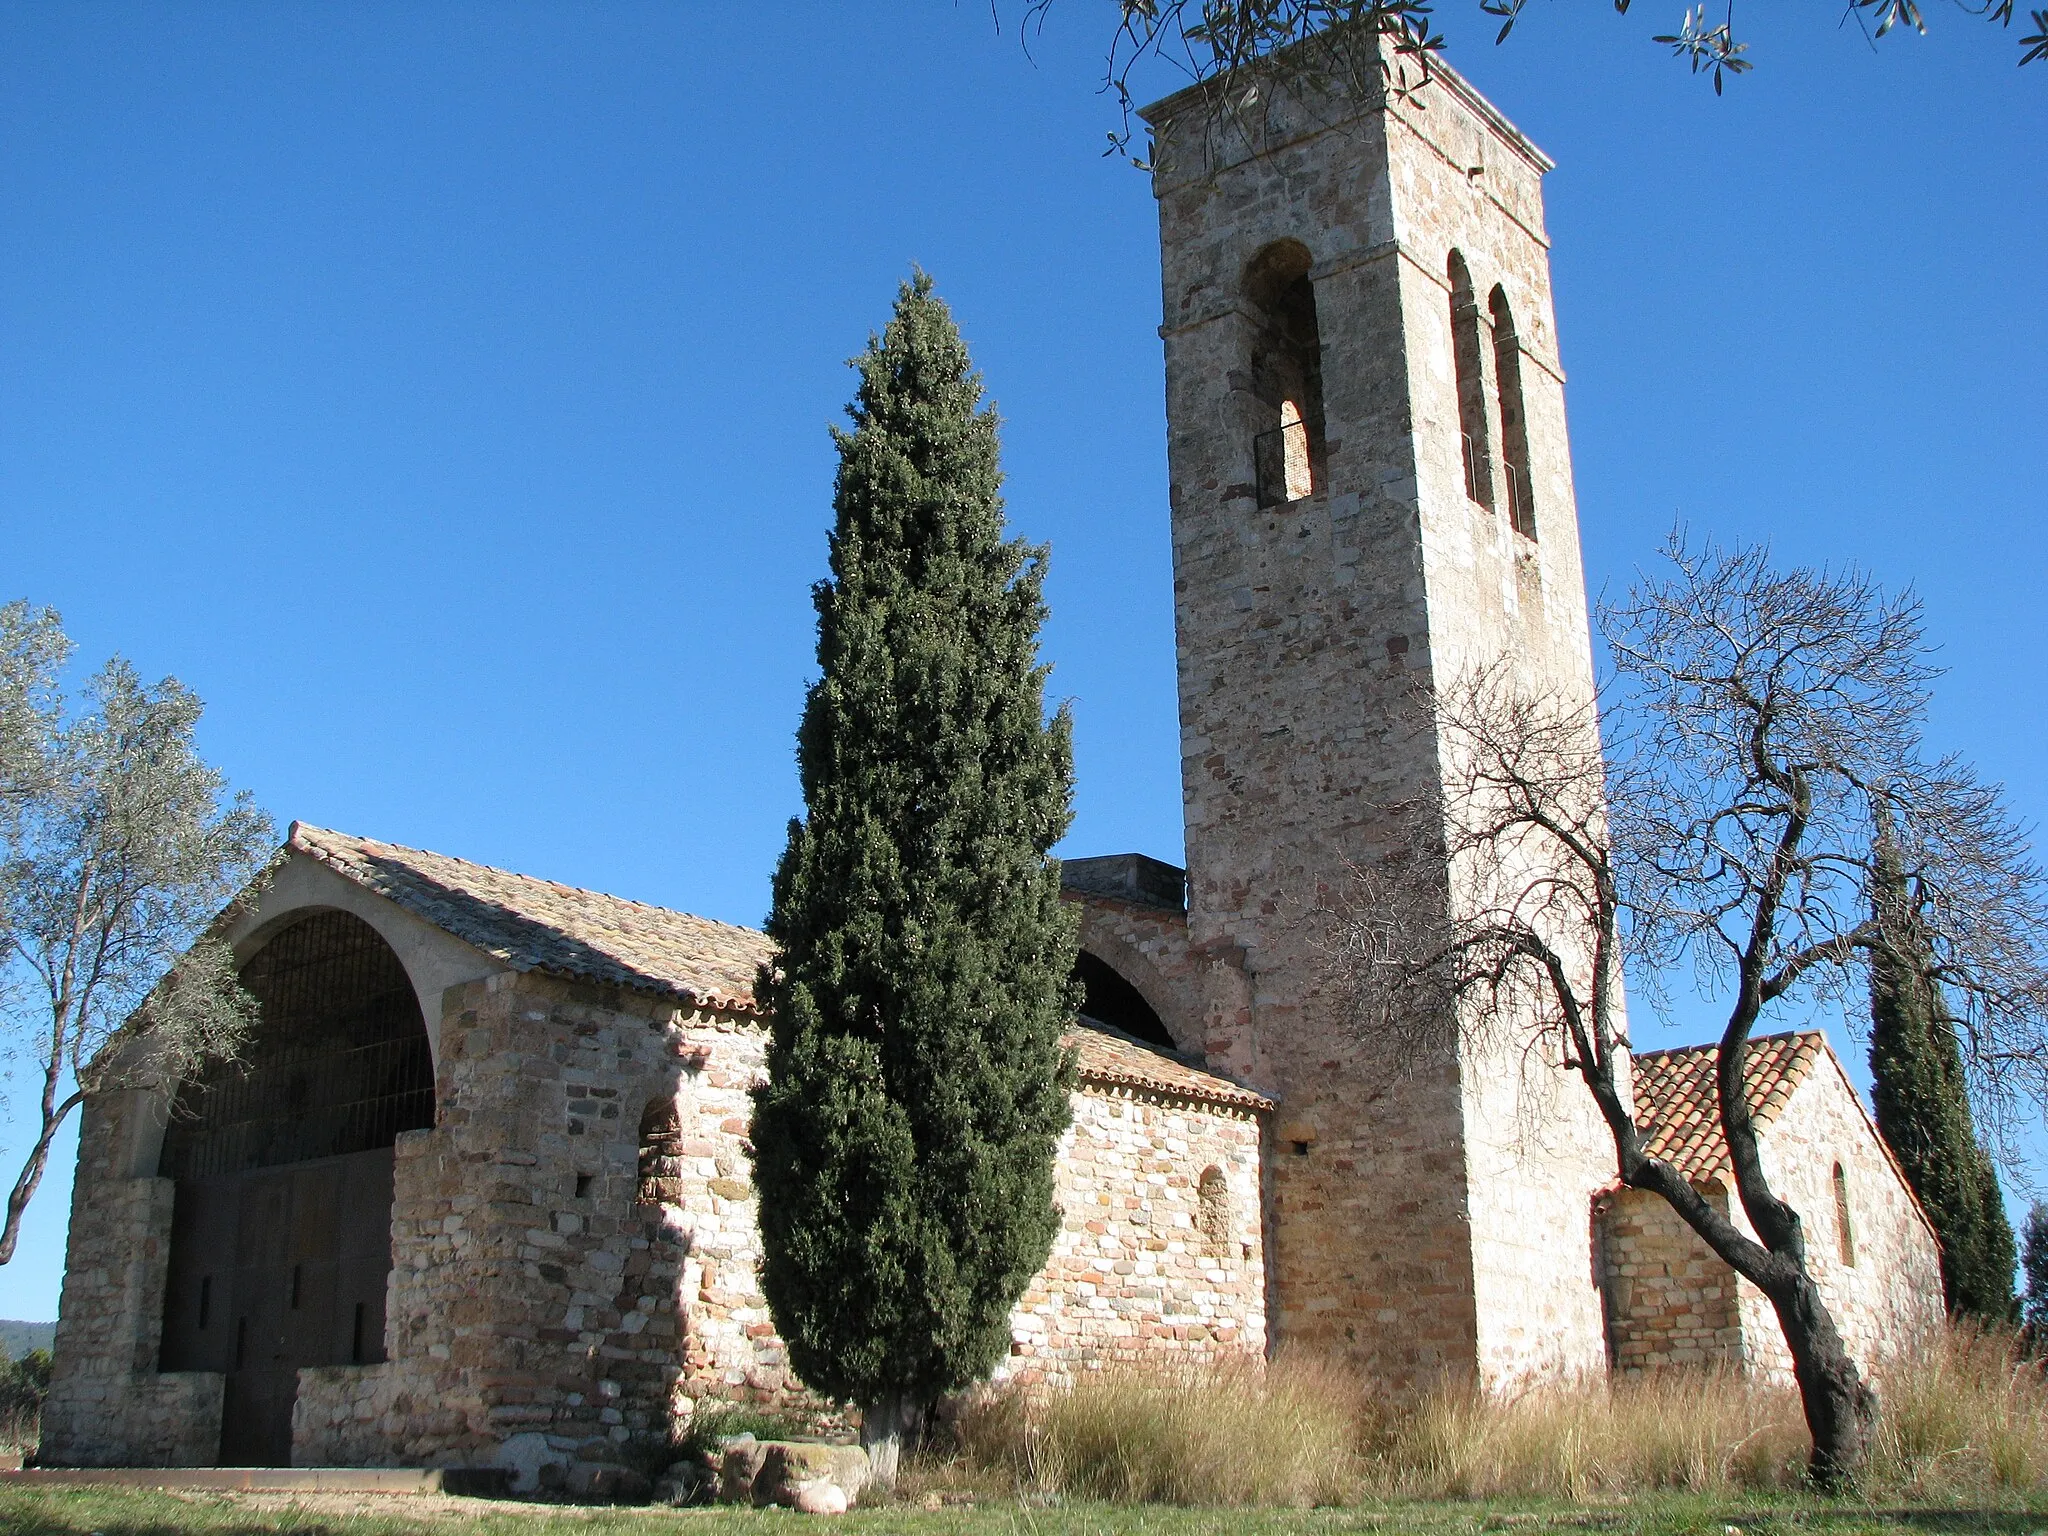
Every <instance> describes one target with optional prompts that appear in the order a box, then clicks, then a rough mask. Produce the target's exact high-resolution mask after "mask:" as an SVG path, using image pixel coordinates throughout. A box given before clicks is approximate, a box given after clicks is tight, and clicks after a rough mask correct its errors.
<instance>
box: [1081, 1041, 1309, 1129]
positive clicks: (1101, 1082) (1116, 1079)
mask: <svg viewBox="0 0 2048 1536" xmlns="http://www.w3.org/2000/svg"><path fill="white" fill-rule="evenodd" d="M1061 1038H1062V1039H1063V1040H1064V1041H1065V1043H1066V1044H1067V1045H1068V1046H1070V1047H1072V1049H1073V1052H1074V1056H1075V1062H1074V1065H1075V1068H1076V1070H1077V1072H1078V1074H1079V1076H1080V1079H1081V1081H1082V1082H1083V1083H1093V1084H1095V1085H1096V1086H1098V1087H1103V1088H1135V1089H1138V1090H1139V1091H1141V1092H1149V1093H1164V1094H1169V1095H1172V1096H1173V1097H1175V1098H1183V1099H1195V1100H1198V1101H1200V1102H1202V1103H1206V1104H1222V1105H1227V1106H1229V1107H1231V1108H1233V1109H1271V1108H1272V1107H1273V1101H1272V1100H1271V1099H1269V1098H1267V1097H1266V1096H1265V1095H1264V1094H1261V1093H1254V1092H1253V1091H1252V1090H1251V1089H1249V1088H1247V1087H1245V1086H1244V1085H1243V1084H1241V1083H1234V1082H1232V1081H1231V1080H1230V1079H1229V1078H1227V1077H1218V1076H1217V1075H1216V1074H1215V1073H1213V1072H1205V1071H1203V1070H1202V1069H1201V1068H1200V1067H1196V1066H1190V1065H1189V1064H1188V1063H1187V1062H1185V1061H1182V1060H1181V1059H1180V1058H1179V1057H1177V1056H1169V1055H1167V1054H1166V1053H1165V1052H1164V1051H1161V1050H1156V1049H1154V1048H1153V1047H1152V1046H1149V1045H1146V1044H1144V1043H1143V1042H1141V1041H1137V1040H1133V1039H1131V1038H1129V1037H1128V1036H1126V1035H1120V1034H1116V1033H1114V1032H1112V1031H1110V1030H1106V1029H1102V1028H1100V1027H1098V1026H1097V1025H1095V1024H1094V1023H1093V1022H1092V1021H1090V1020H1086V1019H1083V1020H1081V1021H1079V1022H1078V1023H1076V1024H1075V1026H1074V1027H1073V1028H1072V1029H1070V1030H1068V1031H1067V1032H1066V1034H1065V1035H1063V1036H1062V1037H1061Z"/></svg>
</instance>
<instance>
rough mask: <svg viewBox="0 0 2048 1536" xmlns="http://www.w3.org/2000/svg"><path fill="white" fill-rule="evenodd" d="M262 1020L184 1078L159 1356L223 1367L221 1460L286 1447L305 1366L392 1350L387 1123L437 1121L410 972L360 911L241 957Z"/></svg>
mask: <svg viewBox="0 0 2048 1536" xmlns="http://www.w3.org/2000/svg"><path fill="white" fill-rule="evenodd" d="M242 984H243V985H244V986H246V987H247V988H248V989H249V990H250V992H251V993H253V994H254V995H255V997H256V999H257V1001H258V1003H259V1004H260V1005H261V1009H262V1017H261V1023H260V1024H259V1026H258V1028H257V1031H256V1033H255V1036H254V1038H253V1039H252V1040H251V1041H250V1042H249V1045H248V1047H247V1048H246V1049H245V1050H244V1051H243V1053H242V1056H241V1059H240V1060H238V1061H235V1062H228V1063H219V1064H216V1065H214V1066H212V1067H210V1068H208V1069H207V1070H206V1071H205V1072H203V1073H202V1074H201V1075H200V1076H199V1077H197V1078H194V1079H192V1080H189V1081H187V1082H186V1083H184V1084H182V1085H181V1086H180V1088H179V1091H178V1096H177V1100H176V1106H175V1108H174V1111H173V1114H172V1119H171V1124H170V1128H169V1129H168V1130H167V1131H166V1132H165V1134H164V1147H163V1157H162V1161H161V1163H160V1165H159V1170H158V1171H159V1172H160V1173H161V1174H162V1175H163V1176H164V1177H165V1178H170V1179H175V1180H176V1181H177V1203H176V1206H175V1213H174V1216H173V1220H172V1227H171V1252H170V1267H169V1275H168V1283H167V1285H166V1289H165V1296H164V1333H163V1347H162V1351H161V1354H160V1357H159V1368H160V1369H162V1370H165V1371H219V1372H221V1373H222V1374H223V1375H224V1376H225V1377H226V1393H225V1398H224V1402H223V1406H222V1414H221V1443H220V1462H221V1464H222V1465H223V1466H282V1465H287V1464H289V1463H290V1460H291V1420H292V1404H293V1401H294V1399H295V1398H296V1397H297V1394H298V1373H299V1371H300V1370H301V1369H302V1368H305V1367H309V1366H323V1365H368V1364H373V1363H375V1362H377V1361H380V1360H382V1359H383V1358H384V1287H385V1280H386V1277H387V1276H388V1275H389V1273H390V1270H391V1192H392V1184H391V1181H392V1152H391V1147H392V1143H393V1141H394V1140H395V1139H396V1138H397V1136H398V1135H399V1133H400V1132H402V1131H408V1130H416V1129H421V1128H423V1127H426V1126H430V1125H432V1124H433V1122H434V1081H433V1064H432V1060H431V1056H430V1053H429V1051H428V1047H427V1035H426V1027H425V1024H424V1022H423V1021H422V1019H421V1017H420V1010H419V1003H418V1000H417V998H416V997H415V995H414V993H413V989H412V983H411V981H410V980H409V979H408V978H407V976H406V974H405V968H404V967H403V966H402V965H401V964H400V963H399V960H398V957H397V956H396V955H395V954H393V953H392V952H391V949H390V947H389V946H388V945H386V944H385V943H384V941H383V940H382V939H381V938H379V937H378V935H377V933H376V931H375V930H374V929H372V928H371V927H370V926H369V924H367V923H365V922H363V921H362V920H361V919H359V918H356V917H353V916H350V915H349V914H347V913H344V912H322V913H318V914H316V915H314V916H311V917H308V918H305V919H303V920H302V921H300V922H297V923H295V924H293V925H292V926H291V927H289V928H287V929H285V930H284V931H283V932H282V933H280V934H278V935H277V936H276V937H275V938H273V939H272V940H271V941H270V942H269V943H268V944H266V945H265V946H264V947H263V949H262V950H260V951H259V952H258V953H257V954H256V955H255V957H254V958H252V959H251V960H250V962H249V963H248V964H247V965H246V966H244V967H243V969H242Z"/></svg>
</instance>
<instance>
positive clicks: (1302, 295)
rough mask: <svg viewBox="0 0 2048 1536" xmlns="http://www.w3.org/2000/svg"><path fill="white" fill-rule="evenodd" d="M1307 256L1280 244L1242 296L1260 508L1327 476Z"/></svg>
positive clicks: (1253, 271)
mask: <svg viewBox="0 0 2048 1536" xmlns="http://www.w3.org/2000/svg"><path fill="white" fill-rule="evenodd" d="M1308 269H1309V254H1308V249H1307V247H1306V246H1303V245H1301V244H1300V243H1299V242H1297V241H1293V240H1282V241H1280V242H1279V243H1278V244H1276V245H1269V246H1267V247H1266V249H1265V250H1263V251H1261V252H1260V253H1259V254H1258V255H1257V256H1255V257H1253V258H1252V262H1251V265H1250V266H1248V267H1247V268H1246V269H1245V278H1244V296H1245V298H1246V300H1247V301H1248V302H1249V303H1250V305H1251V308H1252V311H1253V314H1254V317H1255V322H1256V324H1257V327H1258V328H1257V330H1256V332H1255V333H1254V334H1253V337H1252V351H1251V380H1252V395H1253V398H1254V399H1255V400H1256V402H1257V405H1258V414H1259V418H1260V419H1259V422H1258V425H1257V426H1256V427H1255V429H1254V436H1253V438H1252V457H1253V461H1254V469H1255V472H1256V476H1257V480H1258V493H1259V505H1260V506H1262V507H1273V506H1279V505H1281V504H1282V503H1284V502H1289V501H1299V500H1301V498H1302V497H1304V496H1312V495H1314V494H1315V492H1316V491H1317V490H1318V489H1319V488H1320V486H1321V482H1322V476H1323V341H1322V333H1321V331H1320V330H1319V329H1318V327H1317V324H1316V291H1315V286H1314V285H1313V284H1312V283H1311V282H1310V281H1309V277H1308Z"/></svg>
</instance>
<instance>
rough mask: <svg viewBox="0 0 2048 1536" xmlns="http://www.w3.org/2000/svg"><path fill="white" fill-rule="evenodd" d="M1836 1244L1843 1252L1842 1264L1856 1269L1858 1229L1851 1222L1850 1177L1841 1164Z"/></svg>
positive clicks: (1837, 1172)
mask: <svg viewBox="0 0 2048 1536" xmlns="http://www.w3.org/2000/svg"><path fill="white" fill-rule="evenodd" d="M1835 1244H1836V1246H1837V1247H1838V1248H1839V1249H1840V1251H1841V1258H1842V1263H1843V1264H1844V1265H1846V1266H1847V1267H1848V1268H1850V1269H1854V1268H1855V1267H1856V1228H1855V1226H1854V1225H1853V1224H1852V1223H1851V1222H1850V1220H1849V1176H1848V1175H1847V1174H1846V1173H1844V1172H1843V1171H1842V1165H1841V1164H1840V1163H1837V1164H1835Z"/></svg>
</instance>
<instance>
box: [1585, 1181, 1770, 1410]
mask: <svg viewBox="0 0 2048 1536" xmlns="http://www.w3.org/2000/svg"><path fill="white" fill-rule="evenodd" d="M1705 1193H1706V1196H1707V1198H1708V1199H1709V1200H1710V1201H1712V1202H1713V1203H1714V1205H1715V1206H1717V1207H1718V1208H1719V1209H1721V1210H1722V1211H1723V1212H1725V1211H1726V1210H1727V1208H1728V1198H1727V1195H1726V1193H1725V1192H1724V1191H1723V1190H1722V1189H1721V1188H1720V1186H1719V1185H1712V1186H1709V1187H1708V1189H1707V1190H1706V1191H1705ZM1601 1207H1602V1209H1601V1212H1600V1216H1599V1220H1600V1223H1601V1237H1602V1257H1603V1260H1604V1262H1605V1266H1606V1278H1607V1287H1606V1288H1607V1302H1608V1318H1607V1326H1608V1341H1609V1348H1610V1349H1611V1351H1612V1357H1611V1358H1612V1364H1613V1368H1614V1370H1615V1371H1616V1372H1617V1373H1618V1374H1621V1375H1625V1376H1640V1375H1645V1374H1648V1373H1650V1372H1653V1371H1657V1370H1662V1369H1666V1368H1670V1367H1685V1368H1699V1369H1707V1368H1713V1367H1726V1368H1728V1369H1730V1370H1739V1369H1741V1367H1742V1363H1743V1350H1742V1329H1743V1324H1742V1318H1741V1314H1740V1309H1739V1306H1738V1303H1737V1300H1736V1294H1735V1272H1734V1271H1733V1270H1732V1269H1730V1268H1729V1267H1728V1266H1727V1265H1726V1264H1724V1263H1723V1262H1722V1261H1721V1260H1720V1258H1718V1257H1717V1256H1716V1255H1715V1253H1714V1251H1713V1250H1712V1249H1710V1248H1709V1247H1707V1245H1706V1244H1705V1243H1704V1242H1703V1241H1701V1239H1700V1236H1699V1234H1698V1233H1696V1232H1694V1231H1693V1229H1692V1228H1691V1227H1689V1226H1687V1225H1686V1224H1685V1222H1684V1221H1682V1220H1681V1219H1680V1218H1679V1215H1678V1213H1677V1212H1676V1211H1674V1210H1672V1209H1671V1206H1670V1205H1669V1203H1668V1202H1666V1201H1665V1200H1664V1199H1662V1198H1661V1197H1660V1196H1657V1195H1653V1194H1649V1193H1646V1192H1645V1191H1643V1190H1639V1189H1622V1190H1617V1191H1616V1192H1615V1193H1614V1194H1612V1195H1609V1196H1606V1197H1604V1198H1603V1199H1602V1201H1601Z"/></svg>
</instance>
